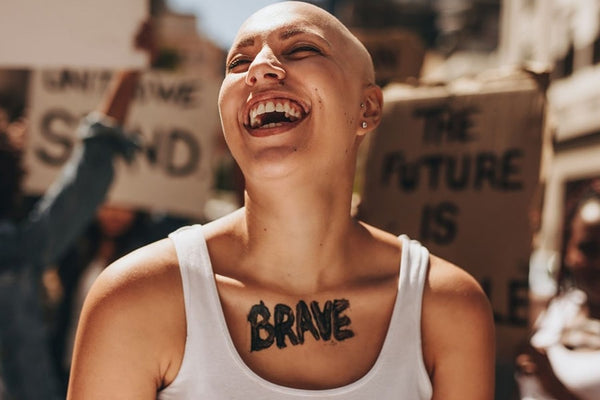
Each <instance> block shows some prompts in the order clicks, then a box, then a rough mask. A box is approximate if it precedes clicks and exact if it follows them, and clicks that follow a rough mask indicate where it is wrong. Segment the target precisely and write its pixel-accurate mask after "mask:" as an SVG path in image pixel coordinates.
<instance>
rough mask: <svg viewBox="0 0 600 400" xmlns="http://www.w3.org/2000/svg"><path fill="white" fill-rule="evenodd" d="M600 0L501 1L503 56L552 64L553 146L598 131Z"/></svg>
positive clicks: (507, 59)
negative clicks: (502, 2) (502, 5)
mask: <svg viewBox="0 0 600 400" xmlns="http://www.w3.org/2000/svg"><path fill="white" fill-rule="evenodd" d="M599 28H600V2H599V1H598V0H544V1H541V0H537V1H536V0H505V2H504V11H503V29H502V46H501V60H502V61H503V63H513V64H514V63H521V62H528V61H534V62H540V63H543V64H547V65H549V66H550V67H551V68H552V74H551V85H550V88H549V91H548V99H549V102H550V107H551V111H552V118H553V121H554V126H555V135H554V139H555V142H556V144H557V150H558V151H560V149H561V148H565V147H570V146H572V145H576V143H578V142H582V141H584V142H587V141H589V140H590V139H591V138H593V137H595V136H600V113H599V112H598V109H599V108H600V29H599Z"/></svg>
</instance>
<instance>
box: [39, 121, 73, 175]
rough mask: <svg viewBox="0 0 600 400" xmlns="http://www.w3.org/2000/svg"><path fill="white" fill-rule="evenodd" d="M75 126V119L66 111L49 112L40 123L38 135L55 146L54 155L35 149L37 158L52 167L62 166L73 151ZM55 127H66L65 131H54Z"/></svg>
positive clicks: (46, 150) (41, 149)
mask: <svg viewBox="0 0 600 400" xmlns="http://www.w3.org/2000/svg"><path fill="white" fill-rule="evenodd" d="M76 124H77V120H76V118H75V117H74V116H73V115H71V114H70V113H69V112H68V111H66V110H62V109H53V110H49V111H48V112H47V113H46V114H45V115H44V116H43V117H42V120H41V122H40V133H41V135H42V136H43V137H44V138H45V139H47V140H48V141H49V142H50V143H52V144H54V145H56V147H57V150H56V153H54V154H53V153H51V152H50V151H49V150H48V149H46V148H43V147H37V148H36V149H35V150H34V152H35V155H36V156H37V158H38V159H39V160H40V161H42V162H43V163H45V164H48V165H52V166H61V165H63V164H64V163H65V162H66V161H67V160H68V159H69V157H70V156H71V152H72V151H73V140H72V136H73V130H74V129H75V126H76ZM56 125H63V126H66V127H67V128H68V129H67V131H63V132H58V131H56V130H55V129H56Z"/></svg>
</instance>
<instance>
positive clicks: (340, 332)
mask: <svg viewBox="0 0 600 400" xmlns="http://www.w3.org/2000/svg"><path fill="white" fill-rule="evenodd" d="M348 307H350V302H349V301H348V300H346V299H340V300H338V299H336V300H334V301H333V337H335V338H336V339H337V340H339V341H342V340H346V339H348V338H351V337H353V336H354V332H353V331H352V330H350V329H342V328H343V327H345V326H348V325H350V322H351V321H350V318H349V317H348V316H347V315H342V313H343V312H344V310H346V309H347V308H348Z"/></svg>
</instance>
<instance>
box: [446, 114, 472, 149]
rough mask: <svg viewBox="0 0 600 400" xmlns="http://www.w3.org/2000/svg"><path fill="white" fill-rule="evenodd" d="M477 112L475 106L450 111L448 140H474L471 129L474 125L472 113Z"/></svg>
mask: <svg viewBox="0 0 600 400" xmlns="http://www.w3.org/2000/svg"><path fill="white" fill-rule="evenodd" d="M475 112H477V110H476V109H474V108H465V109H463V110H456V111H453V112H451V113H450V116H449V118H448V126H447V131H448V140H449V141H454V142H461V143H467V142H470V141H472V140H473V135H471V133H470V129H471V128H472V127H473V125H474V124H473V121H472V119H471V117H472V115H473V114H474V113H475Z"/></svg>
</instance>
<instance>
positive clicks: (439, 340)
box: [422, 256, 495, 400]
mask: <svg viewBox="0 0 600 400" xmlns="http://www.w3.org/2000/svg"><path fill="white" fill-rule="evenodd" d="M493 324H494V322H493V317H492V311H491V307H490V304H489V301H488V299H487V298H486V296H485V294H484V293H483V291H482V290H481V288H480V286H479V285H478V284H477V282H476V281H475V280H474V279H473V278H472V277H471V276H470V275H468V274H467V273H466V272H464V271H463V270H461V269H459V268H457V267H455V266H453V265H452V264H450V263H448V262H446V261H444V260H441V259H439V258H437V257H433V256H432V257H431V267H430V272H429V278H428V285H427V287H426V289H425V293H424V298H423V320H422V328H423V347H424V356H425V361H426V365H427V366H428V369H429V374H430V377H431V380H432V383H433V398H432V400H492V399H493V398H494V361H495V341H494V325H493Z"/></svg>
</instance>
